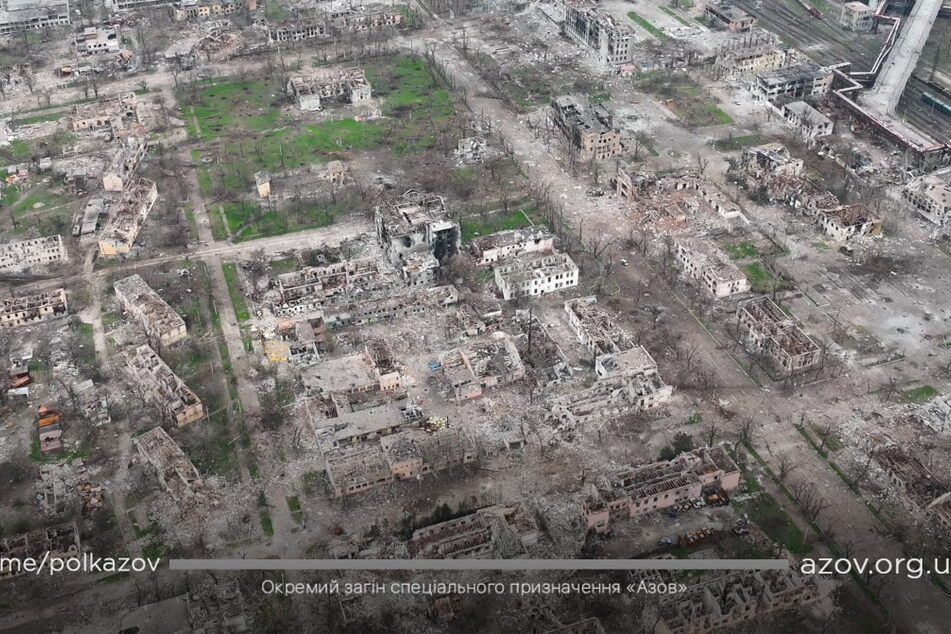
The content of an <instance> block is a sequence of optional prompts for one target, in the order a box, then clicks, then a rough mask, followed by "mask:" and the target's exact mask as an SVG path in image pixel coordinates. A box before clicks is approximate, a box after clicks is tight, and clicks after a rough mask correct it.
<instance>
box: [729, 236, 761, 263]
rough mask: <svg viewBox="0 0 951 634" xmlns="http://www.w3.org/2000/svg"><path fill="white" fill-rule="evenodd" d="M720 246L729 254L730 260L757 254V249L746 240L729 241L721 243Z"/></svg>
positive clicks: (742, 258)
mask: <svg viewBox="0 0 951 634" xmlns="http://www.w3.org/2000/svg"><path fill="white" fill-rule="evenodd" d="M720 248H722V249H723V251H724V252H725V253H726V254H727V255H728V256H730V259H731V260H748V259H750V258H755V257H756V256H758V255H759V249H757V248H756V246H755V245H754V244H753V243H752V242H750V241H748V240H742V241H740V242H730V243H728V244H724V245H722V246H721V247H720Z"/></svg>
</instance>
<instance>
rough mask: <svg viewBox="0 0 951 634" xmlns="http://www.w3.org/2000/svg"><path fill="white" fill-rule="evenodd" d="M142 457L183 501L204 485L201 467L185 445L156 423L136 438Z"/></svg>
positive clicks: (179, 499) (173, 493)
mask: <svg viewBox="0 0 951 634" xmlns="http://www.w3.org/2000/svg"><path fill="white" fill-rule="evenodd" d="M133 442H134V443H135V446H136V448H137V449H138V451H139V457H140V458H141V459H142V461H143V462H145V463H146V464H149V465H151V466H152V468H153V469H155V473H156V475H158V479H159V482H160V483H161V484H162V488H164V489H165V490H166V491H168V492H169V494H170V495H171V496H172V498H173V499H174V500H175V501H177V502H180V501H182V500H185V499H186V498H188V497H190V496H191V495H192V494H194V493H195V490H196V489H198V488H199V487H201V486H202V480H201V476H200V475H199V474H198V469H196V468H195V465H194V464H192V462H191V460H189V459H188V456H186V455H185V452H184V451H182V448H181V447H179V445H178V443H177V442H175V441H174V440H173V439H172V437H171V436H169V435H168V433H167V432H166V431H165V430H164V429H162V428H161V427H154V428H152V429H150V430H149V431H147V432H145V433H144V434H139V435H138V436H136V437H135V438H133Z"/></svg>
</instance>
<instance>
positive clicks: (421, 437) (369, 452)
mask: <svg viewBox="0 0 951 634" xmlns="http://www.w3.org/2000/svg"><path fill="white" fill-rule="evenodd" d="M476 457H477V451H476V445H475V443H474V442H473V440H472V439H471V438H469V436H467V435H466V434H465V433H463V432H461V431H458V430H456V429H454V428H445V427H443V428H440V429H437V430H435V431H429V430H424V429H415V428H413V429H408V430H405V431H400V432H397V433H394V434H390V435H387V436H383V437H382V438H380V439H379V441H377V442H374V443H372V444H367V443H362V444H359V445H356V446H353V447H349V448H345V449H339V450H336V451H334V452H332V453H331V454H329V455H327V456H326V460H325V462H326V468H327V478H328V480H329V482H330V488H331V491H332V492H333V495H334V497H342V496H345V495H351V494H354V493H362V492H365V491H369V490H371V489H374V488H376V487H378V486H381V485H383V484H389V483H391V482H394V481H397V480H410V479H419V478H422V477H423V476H424V475H429V474H434V473H438V472H440V471H443V470H445V469H448V468H451V467H456V466H462V465H466V464H470V463H472V462H475V460H476Z"/></svg>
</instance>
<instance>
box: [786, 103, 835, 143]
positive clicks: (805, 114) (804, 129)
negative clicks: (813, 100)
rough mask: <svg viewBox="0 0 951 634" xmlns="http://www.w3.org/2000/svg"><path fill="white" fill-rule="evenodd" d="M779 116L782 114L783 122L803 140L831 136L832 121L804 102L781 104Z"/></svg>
mask: <svg viewBox="0 0 951 634" xmlns="http://www.w3.org/2000/svg"><path fill="white" fill-rule="evenodd" d="M780 114H782V117H783V120H784V121H785V122H786V123H788V124H789V125H790V126H791V127H792V128H793V129H794V130H796V132H797V133H798V134H799V135H801V136H802V138H804V139H810V140H811V139H816V138H818V137H822V136H829V135H830V134H832V126H833V123H832V119H830V118H829V117H827V116H825V115H824V114H822V113H821V112H819V111H818V110H816V109H815V108H813V107H812V106H810V105H809V104H807V103H806V102H805V101H793V102H790V103H787V104H783V107H782V109H781V110H780Z"/></svg>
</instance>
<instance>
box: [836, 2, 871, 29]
mask: <svg viewBox="0 0 951 634" xmlns="http://www.w3.org/2000/svg"><path fill="white" fill-rule="evenodd" d="M839 26H841V27H842V28H843V29H848V30H850V31H871V30H873V29H874V28H875V9H874V8H872V7H870V6H869V5H867V4H865V3H864V2H846V3H845V4H843V5H842V10H841V12H840V13H839Z"/></svg>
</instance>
